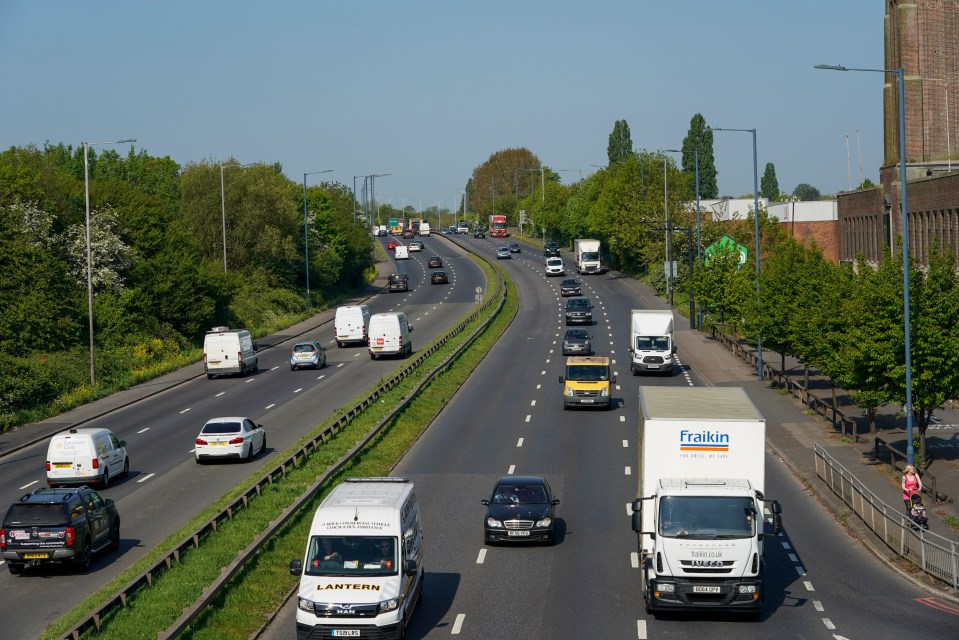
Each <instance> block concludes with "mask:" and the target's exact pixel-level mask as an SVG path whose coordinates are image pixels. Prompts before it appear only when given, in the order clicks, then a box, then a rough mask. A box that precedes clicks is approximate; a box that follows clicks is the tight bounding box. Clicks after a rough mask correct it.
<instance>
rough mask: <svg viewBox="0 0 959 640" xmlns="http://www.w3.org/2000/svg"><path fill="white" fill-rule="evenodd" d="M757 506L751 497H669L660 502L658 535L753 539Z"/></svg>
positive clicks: (707, 538) (715, 538)
mask: <svg viewBox="0 0 959 640" xmlns="http://www.w3.org/2000/svg"><path fill="white" fill-rule="evenodd" d="M756 517H757V514H756V506H755V503H754V502H753V501H752V500H751V499H749V498H743V497H723V496H688V497H687V496H666V497H664V498H662V499H661V500H660V501H659V533H660V535H662V536H664V537H666V538H697V539H700V540H730V539H734V538H751V537H752V536H753V535H755V531H756Z"/></svg>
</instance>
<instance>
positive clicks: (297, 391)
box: [293, 387, 303, 393]
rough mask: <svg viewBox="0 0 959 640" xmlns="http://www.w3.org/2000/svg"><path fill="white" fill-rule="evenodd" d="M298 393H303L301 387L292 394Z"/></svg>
mask: <svg viewBox="0 0 959 640" xmlns="http://www.w3.org/2000/svg"><path fill="white" fill-rule="evenodd" d="M300 391H303V387H300V388H299V389H295V390H294V391H293V393H299V392H300Z"/></svg>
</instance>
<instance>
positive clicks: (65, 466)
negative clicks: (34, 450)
mask: <svg viewBox="0 0 959 640" xmlns="http://www.w3.org/2000/svg"><path fill="white" fill-rule="evenodd" d="M72 466H73V465H71V464H70V463H69V462H54V463H53V468H54V469H69V468H70V467H72Z"/></svg>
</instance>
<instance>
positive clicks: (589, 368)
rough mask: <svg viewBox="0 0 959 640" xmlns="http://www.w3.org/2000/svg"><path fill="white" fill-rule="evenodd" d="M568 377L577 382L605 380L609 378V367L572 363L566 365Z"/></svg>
mask: <svg viewBox="0 0 959 640" xmlns="http://www.w3.org/2000/svg"><path fill="white" fill-rule="evenodd" d="M566 379H567V380H573V381H575V382H605V381H606V380H609V367H605V366H602V365H585V364H574V365H570V366H568V367H566Z"/></svg>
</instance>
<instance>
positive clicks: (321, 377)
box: [316, 373, 326, 380]
mask: <svg viewBox="0 0 959 640" xmlns="http://www.w3.org/2000/svg"><path fill="white" fill-rule="evenodd" d="M325 377H326V374H325V373H324V374H323V375H321V376H317V378H316V379H317V380H322V379H323V378H325Z"/></svg>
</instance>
